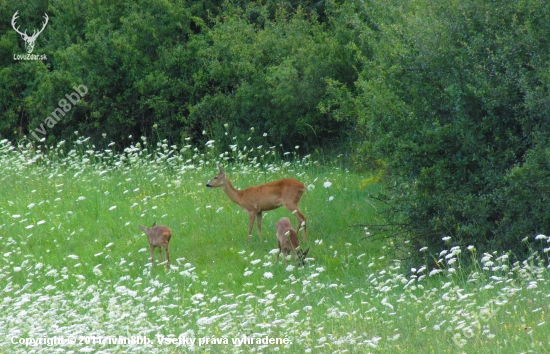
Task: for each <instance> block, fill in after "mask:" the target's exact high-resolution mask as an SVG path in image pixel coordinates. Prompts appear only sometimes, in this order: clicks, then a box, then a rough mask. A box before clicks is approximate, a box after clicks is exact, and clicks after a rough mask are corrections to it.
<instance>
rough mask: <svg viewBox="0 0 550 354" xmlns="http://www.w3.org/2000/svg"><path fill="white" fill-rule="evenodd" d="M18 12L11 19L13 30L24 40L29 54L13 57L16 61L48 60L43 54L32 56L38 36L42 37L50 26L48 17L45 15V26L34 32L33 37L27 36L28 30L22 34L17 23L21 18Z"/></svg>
mask: <svg viewBox="0 0 550 354" xmlns="http://www.w3.org/2000/svg"><path fill="white" fill-rule="evenodd" d="M18 12H19V11H15V13H14V14H13V17H12V18H11V25H12V27H13V29H14V30H15V32H17V33H18V34H19V35H20V36H21V38H23V40H24V41H25V49H26V50H27V54H26V55H25V54H23V55H15V54H14V55H13V59H14V60H46V59H47V58H46V55H45V54H42V55H33V54H32V51H33V50H34V44H35V42H36V39H37V38H38V36H39V35H40V33H42V32H43V31H44V28H46V25H47V24H48V20H49V18H48V15H47V14H44V20H45V21H44V24H43V25H42V28H41V29H40V30H34V31H33V33H32V35H31V36H29V35H28V34H27V30H25V32H21V31H20V30H19V26H17V24H16V21H17V19H18V18H19V17H18Z"/></svg>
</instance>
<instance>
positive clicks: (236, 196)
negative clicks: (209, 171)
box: [223, 178, 241, 205]
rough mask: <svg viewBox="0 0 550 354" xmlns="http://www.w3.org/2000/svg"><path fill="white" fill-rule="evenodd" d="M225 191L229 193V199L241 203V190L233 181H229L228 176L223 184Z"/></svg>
mask: <svg viewBox="0 0 550 354" xmlns="http://www.w3.org/2000/svg"><path fill="white" fill-rule="evenodd" d="M223 191H224V192H225V194H227V196H228V197H229V199H231V200H232V201H234V202H235V203H237V204H239V205H241V193H240V192H241V191H240V190H238V189H236V188H235V187H233V185H232V184H231V181H229V179H227V178H226V179H225V183H224V184H223Z"/></svg>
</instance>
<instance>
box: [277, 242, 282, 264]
mask: <svg viewBox="0 0 550 354" xmlns="http://www.w3.org/2000/svg"><path fill="white" fill-rule="evenodd" d="M277 247H279V252H277V263H279V255H280V254H281V242H280V241H279V240H277Z"/></svg>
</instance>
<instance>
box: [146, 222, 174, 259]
mask: <svg viewBox="0 0 550 354" xmlns="http://www.w3.org/2000/svg"><path fill="white" fill-rule="evenodd" d="M139 227H140V228H141V229H142V230H143V231H145V233H146V234H147V238H148V239H149V246H150V248H151V265H153V263H154V262H155V260H154V259H153V255H154V250H155V247H158V248H159V255H160V256H159V257H160V258H161V261H162V248H163V247H164V251H165V252H166V268H168V267H169V266H170V253H169V252H168V243H169V242H170V239H171V238H172V230H170V228H169V227H168V226H164V225H157V223H156V222H155V223H153V226H152V227H150V228H149V227H147V226H143V225H139Z"/></svg>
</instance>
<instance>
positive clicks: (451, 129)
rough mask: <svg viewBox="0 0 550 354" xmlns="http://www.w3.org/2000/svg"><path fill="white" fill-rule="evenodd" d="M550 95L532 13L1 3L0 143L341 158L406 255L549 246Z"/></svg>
mask: <svg viewBox="0 0 550 354" xmlns="http://www.w3.org/2000/svg"><path fill="white" fill-rule="evenodd" d="M16 11H18V17H17V18H16V26H19V30H20V31H21V32H24V31H25V30H26V31H27V34H28V35H31V34H32V33H33V31H35V30H37V31H38V30H39V29H40V28H42V25H43V23H44V21H45V17H44V16H45V14H47V16H48V23H47V26H46V27H45V28H44V30H43V32H42V33H40V35H39V36H38V37H37V38H36V45H35V47H34V50H33V53H32V54H33V55H37V56H41V55H44V56H45V57H46V58H44V57H43V58H41V59H39V60H22V59H21V57H22V55H24V54H25V53H28V50H27V47H26V45H25V42H24V41H23V39H22V37H21V35H19V34H18V33H17V32H16V31H15V30H14V28H13V27H12V20H13V18H14V14H15V12H16ZM79 85H84V87H85V88H86V90H85V91H86V92H85V94H82V93H84V89H83V88H82V86H79ZM79 87H80V88H81V91H80V94H78V92H79V91H78V90H77V88H79ZM549 87H550V2H548V1H547V0H514V1H510V0H502V1H487V0H460V1H454V0H443V1H433V0H412V1H404V0H366V1H285V2H280V1H253V2H248V1H192V0H143V1H139V0H136V1H128V0H123V1H103V0H90V1H73V0H56V1H45V0H43V1H40V0H36V1H33V2H27V3H21V2H20V1H6V0H1V1H0V104H1V110H0V115H1V119H0V135H1V138H2V139H9V140H10V141H12V142H13V143H14V144H17V143H18V142H20V141H22V140H23V141H29V140H30V141H32V144H33V145H34V146H37V145H39V144H44V145H46V147H47V145H53V144H55V143H57V142H59V141H61V140H69V141H71V140H74V137H75V133H74V132H75V131H78V132H79V135H80V136H85V137H90V141H91V142H92V143H94V144H96V145H97V146H101V144H102V142H104V141H105V140H108V141H109V142H110V141H113V142H115V148H117V149H123V148H124V147H126V146H129V145H130V144H132V143H134V142H135V141H136V140H139V139H138V137H141V136H146V137H147V138H148V139H150V141H153V142H154V141H158V140H163V139H167V140H168V141H169V143H171V144H185V143H187V142H188V141H192V142H193V143H195V144H196V145H197V146H203V145H204V142H206V141H207V140H210V139H213V140H216V144H217V147H218V148H219V149H221V151H225V150H226V149H228V146H229V144H232V139H233V137H237V138H238V139H239V140H240V141H247V143H248V141H249V144H250V146H254V145H255V144H257V145H261V144H263V145H264V146H265V145H269V146H276V147H278V148H280V151H281V153H282V152H283V151H289V150H291V149H292V150H293V151H294V149H295V146H299V148H298V151H299V152H300V153H302V154H308V153H314V152H316V151H317V152H318V151H324V152H325V153H326V152H330V153H332V154H334V156H335V155H336V154H339V153H342V154H344V155H345V156H346V158H347V159H348V160H347V161H349V164H350V166H351V167H352V168H354V169H356V170H357V171H360V172H365V173H372V171H378V172H380V173H381V181H382V183H383V184H384V188H383V192H382V193H381V194H379V195H376V196H372V198H373V200H376V201H377V202H378V203H379V205H381V206H382V207H380V211H381V212H382V213H383V215H384V219H385V220H386V221H387V225H369V226H370V227H372V229H373V230H376V232H387V234H388V235H392V236H393V237H399V239H400V240H403V239H408V240H410V241H411V243H410V244H412V246H413V250H414V248H415V247H417V248H420V247H422V246H431V245H434V246H437V245H438V244H441V243H442V241H441V237H442V236H451V237H452V242H453V243H456V244H461V245H465V246H466V245H468V244H475V245H476V247H478V248H480V249H482V250H497V249H501V250H513V251H515V252H517V253H524V252H526V251H527V248H526V246H525V245H524V243H522V242H521V240H522V239H523V238H524V237H529V238H532V237H533V236H534V235H536V234H538V233H542V234H547V233H549V232H550V203H549V199H550V198H549V195H550V145H549V138H550V124H549V118H550V95H549ZM74 92H76V93H74ZM71 95H72V96H71ZM77 98H80V99H77ZM71 99H72V100H71ZM54 114H55V115H56V116H57V118H58V119H54V118H53V116H54ZM252 128H254V129H252ZM226 132H229V134H227V135H226V134H225V133H226ZM33 134H34V135H33ZM104 135H106V137H104ZM25 137H26V138H28V139H29V140H25ZM36 137H38V138H40V139H44V140H43V141H42V143H39V142H38V141H37V140H36Z"/></svg>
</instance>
